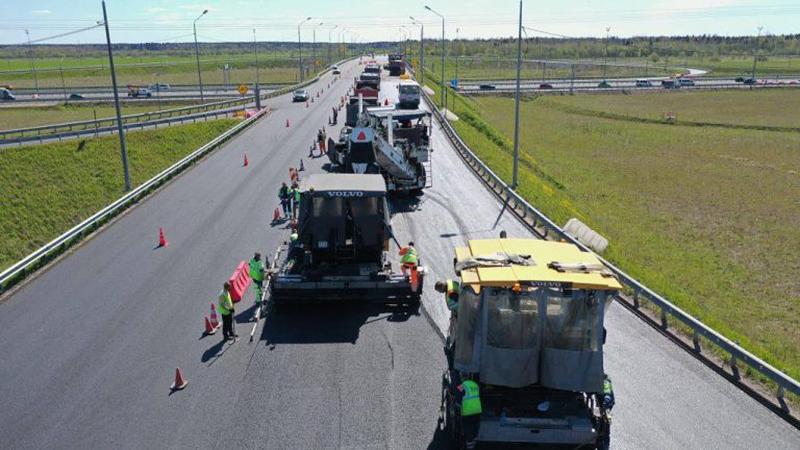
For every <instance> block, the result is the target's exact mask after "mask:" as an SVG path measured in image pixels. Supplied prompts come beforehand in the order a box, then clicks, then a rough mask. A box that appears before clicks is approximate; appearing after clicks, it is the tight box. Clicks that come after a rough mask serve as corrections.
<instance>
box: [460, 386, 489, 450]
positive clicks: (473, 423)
mask: <svg viewBox="0 0 800 450" xmlns="http://www.w3.org/2000/svg"><path fill="white" fill-rule="evenodd" d="M457 389H458V396H457V397H458V398H457V401H456V404H457V405H460V410H461V430H462V432H463V433H464V444H465V446H466V447H467V448H469V449H472V448H475V444H477V441H476V440H477V438H478V431H479V430H480V426H481V413H482V412H483V409H482V408H481V397H480V388H479V387H478V383H476V382H475V381H473V380H470V379H466V380H464V381H463V382H462V383H461V384H459V385H458V387H457Z"/></svg>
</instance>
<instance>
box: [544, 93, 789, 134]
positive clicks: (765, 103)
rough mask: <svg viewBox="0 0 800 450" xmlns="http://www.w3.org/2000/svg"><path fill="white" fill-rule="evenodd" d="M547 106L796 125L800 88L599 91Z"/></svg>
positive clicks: (550, 101)
mask: <svg viewBox="0 0 800 450" xmlns="http://www.w3.org/2000/svg"><path fill="white" fill-rule="evenodd" d="M538 101H540V102H543V103H546V104H547V106H548V107H557V106H559V105H564V106H567V107H569V108H574V109H575V110H576V112H608V113H613V114H619V115H624V116H630V117H632V118H642V119H650V120H658V121H663V120H664V115H665V114H666V113H667V112H674V113H675V114H676V115H677V119H678V123H680V122H682V121H689V122H703V123H719V124H732V125H748V126H749V125H753V126H773V127H794V128H800V115H798V114H797V105H798V104H800V89H790V88H785V89H754V90H752V91H749V90H735V91H722V92H663V93H660V94H644V95H640V94H636V95H619V94H601V95H582V96H561V97H555V96H553V97H547V98H542V99H540V100H538Z"/></svg>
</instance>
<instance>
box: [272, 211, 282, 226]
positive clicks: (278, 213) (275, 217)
mask: <svg viewBox="0 0 800 450" xmlns="http://www.w3.org/2000/svg"><path fill="white" fill-rule="evenodd" d="M280 220H281V209H280V208H275V212H273V213H272V223H277V222H280Z"/></svg>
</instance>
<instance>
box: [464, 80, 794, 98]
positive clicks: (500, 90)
mask: <svg viewBox="0 0 800 450" xmlns="http://www.w3.org/2000/svg"><path fill="white" fill-rule="evenodd" d="M765 88H766V89H772V88H800V84H788V83H784V84H756V85H752V86H751V85H746V84H742V83H730V84H700V83H698V84H695V85H694V86H681V87H680V88H678V89H666V88H664V87H661V86H648V87H636V86H633V85H631V86H611V87H598V86H581V85H579V84H577V83H576V84H575V86H573V87H569V86H565V87H561V86H559V87H555V86H554V87H553V88H552V89H539V87H538V86H522V87H520V91H522V92H525V93H532V92H537V93H540V94H563V93H569V92H599V93H603V92H665V93H666V92H680V91H684V90H690V91H692V90H714V89H718V90H721V89H747V90H749V89H765ZM514 92H516V87H514V86H508V87H506V86H497V87H495V88H494V89H464V88H463V87H461V88H459V89H458V93H459V94H463V95H492V94H494V95H497V94H506V95H507V94H513V93H514Z"/></svg>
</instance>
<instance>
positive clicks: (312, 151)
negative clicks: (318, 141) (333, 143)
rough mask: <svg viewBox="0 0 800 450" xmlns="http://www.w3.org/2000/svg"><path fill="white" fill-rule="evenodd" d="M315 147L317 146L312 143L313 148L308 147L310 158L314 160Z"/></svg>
mask: <svg viewBox="0 0 800 450" xmlns="http://www.w3.org/2000/svg"><path fill="white" fill-rule="evenodd" d="M314 145H315V144H313V143H312V144H311V147H308V157H309V158H313V157H314Z"/></svg>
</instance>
